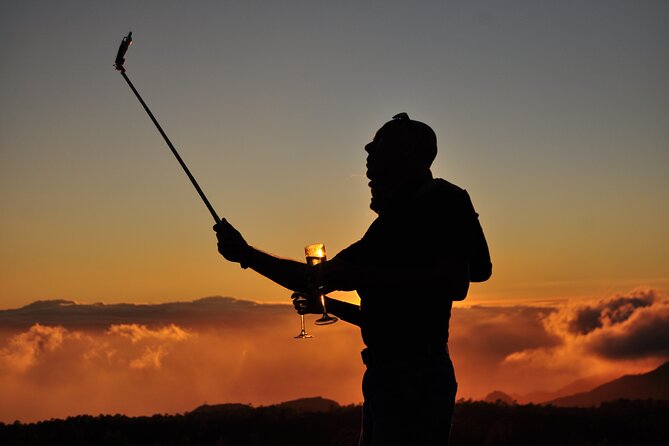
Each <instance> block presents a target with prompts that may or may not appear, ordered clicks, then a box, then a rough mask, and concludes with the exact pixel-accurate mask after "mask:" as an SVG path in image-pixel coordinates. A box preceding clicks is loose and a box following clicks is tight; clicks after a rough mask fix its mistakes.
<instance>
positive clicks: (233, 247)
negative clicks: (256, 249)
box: [214, 218, 251, 264]
mask: <svg viewBox="0 0 669 446" xmlns="http://www.w3.org/2000/svg"><path fill="white" fill-rule="evenodd" d="M214 231H216V238H217V239H218V252H220V253H221V255H222V256H223V257H225V259H226V260H228V261H230V262H237V263H242V264H243V263H244V261H245V260H246V259H247V257H248V254H249V251H250V250H251V247H250V246H249V244H248V243H246V240H244V237H242V234H240V233H239V231H238V230H236V229H235V228H234V226H232V225H231V224H230V223H228V221H227V220H226V219H225V218H224V219H223V220H221V222H220V223H217V224H216V225H214Z"/></svg>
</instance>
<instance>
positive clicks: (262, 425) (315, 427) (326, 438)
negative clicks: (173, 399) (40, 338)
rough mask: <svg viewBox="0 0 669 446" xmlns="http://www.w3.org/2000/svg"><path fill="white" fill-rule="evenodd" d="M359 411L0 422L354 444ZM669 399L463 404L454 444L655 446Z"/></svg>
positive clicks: (38, 430) (45, 439) (175, 440)
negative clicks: (565, 404) (577, 403)
mask: <svg viewBox="0 0 669 446" xmlns="http://www.w3.org/2000/svg"><path fill="white" fill-rule="evenodd" d="M360 414H361V408H360V406H357V405H352V406H339V405H338V404H337V403H335V402H334V401H331V400H326V399H323V398H308V399H303V400H296V401H291V402H288V403H282V404H279V405H275V406H267V407H252V406H248V405H244V404H221V405H213V406H200V407H199V408H197V409H195V410H194V411H192V412H189V413H185V414H183V415H154V416H152V417H136V418H130V417H126V416H123V415H102V416H97V417H93V416H88V415H81V416H76V417H70V418H67V419H66V420H49V421H42V422H39V423H33V424H20V423H14V424H1V423H0V444H2V445H5V446H13V445H54V444H67V445H72V446H78V445H87V446H88V445H92V444H95V445H100V446H106V445H110V446H111V445H114V446H119V445H120V446H123V445H175V446H177V445H179V446H180V445H183V446H190V445H226V446H246V445H273V446H281V445H286V446H288V445H290V446H307V445H308V446H328V445H333V446H335V445H336V446H342V445H356V444H357V439H358V430H359V428H360ZM667 419H669V402H668V401H654V400H646V401H640V400H638V401H629V400H619V401H615V402H611V403H604V404H602V405H601V406H599V407H597V408H594V407H591V408H574V407H572V408H563V407H555V406H537V405H531V404H530V405H525V406H522V405H507V404H503V403H486V402H472V401H460V402H458V404H457V405H456V410H455V417H454V426H453V432H452V435H451V438H452V444H454V445H456V446H487V445H490V446H493V445H494V446H504V445H514V446H516V445H523V444H541V445H548V446H550V445H579V446H589V445H607V446H610V445H635V446H643V445H657V444H663V441H664V440H666V438H669V424H667V423H666V420H667Z"/></svg>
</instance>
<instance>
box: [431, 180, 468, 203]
mask: <svg viewBox="0 0 669 446" xmlns="http://www.w3.org/2000/svg"><path fill="white" fill-rule="evenodd" d="M427 195H428V196H432V197H435V198H436V197H438V198H439V199H442V200H443V199H451V200H452V199H462V198H464V197H468V196H469V194H468V193H467V191H466V190H465V189H463V188H461V187H460V186H457V185H455V184H453V183H451V182H449V181H446V180H444V179H443V178H435V179H433V180H432V182H431V183H430V187H429V189H428V193H427Z"/></svg>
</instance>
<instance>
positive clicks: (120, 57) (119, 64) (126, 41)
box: [114, 32, 221, 223]
mask: <svg viewBox="0 0 669 446" xmlns="http://www.w3.org/2000/svg"><path fill="white" fill-rule="evenodd" d="M131 43H132V32H129V33H128V35H127V36H125V37H124V38H123V41H121V46H119V47H118V53H117V54H116V61H115V62H114V67H116V70H117V71H120V72H121V76H123V79H125V81H126V82H127V83H128V85H129V86H130V88H131V89H132V91H133V93H135V96H137V99H139V102H140V103H141V104H142V107H144V110H146V113H148V115H149V118H151V120H152V121H153V123H154V124H155V125H156V128H157V129H158V131H159V132H160V134H161V135H162V136H163V139H165V142H166V143H167V145H168V146H169V148H170V149H171V150H172V153H173V154H174V156H175V157H176V158H177V161H179V164H181V167H182V168H183V170H184V172H186V175H188V178H189V179H190V182H191V183H193V186H194V187H195V190H196V191H197V193H198V194H199V195H200V198H202V201H204V204H205V205H206V206H207V209H209V212H210V213H211V216H212V217H214V221H216V223H220V222H221V219H220V218H219V217H218V214H216V211H215V210H214V208H213V207H212V206H211V203H209V200H207V197H206V196H205V195H204V192H202V189H200V185H199V184H197V181H195V177H194V176H193V175H192V174H191V173H190V170H188V167H187V166H186V163H184V161H183V160H182V159H181V156H179V153H178V152H177V149H175V148H174V146H173V145H172V142H171V141H170V139H169V138H168V137H167V135H166V134H165V132H164V131H163V128H162V127H161V126H160V124H159V123H158V121H157V120H156V118H155V116H153V113H151V110H149V107H148V106H147V105H146V103H145V102H144V100H143V99H142V97H141V96H140V95H139V92H138V91H137V89H136V88H135V86H134V85H132V82H130V79H128V76H127V75H126V74H125V67H123V64H124V63H125V59H124V56H125V52H126V51H128V47H129V46H130V44H131Z"/></svg>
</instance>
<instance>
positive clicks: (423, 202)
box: [214, 113, 492, 446]
mask: <svg viewBox="0 0 669 446" xmlns="http://www.w3.org/2000/svg"><path fill="white" fill-rule="evenodd" d="M365 150H366V151H367V153H368V156H367V177H368V178H369V179H370V183H369V186H370V187H371V190H372V201H371V205H370V207H371V208H372V210H374V211H375V212H376V213H377V214H378V217H377V218H376V220H374V222H373V223H372V224H371V226H370V227H369V229H368V230H367V232H366V233H365V235H364V236H363V237H362V239H360V240H359V241H357V242H355V243H353V244H352V245H351V246H349V247H348V248H346V249H344V250H343V251H341V252H340V253H339V254H337V255H336V256H335V257H334V258H333V259H332V260H330V261H328V262H325V263H322V264H320V265H317V266H316V267H314V268H310V267H308V266H307V265H306V264H304V263H300V262H295V261H292V260H286V259H280V258H277V257H274V256H271V255H269V254H266V253H264V252H262V251H259V250H257V249H255V248H253V247H251V246H249V245H248V244H247V243H246V241H245V240H244V239H243V238H242V236H241V235H240V233H239V232H238V231H237V230H236V229H234V228H233V227H232V226H231V225H230V224H229V223H228V222H227V221H223V222H222V223H221V224H220V225H217V226H215V227H214V229H215V230H216V232H217V237H218V249H219V252H220V253H221V254H222V255H223V256H224V257H225V258H226V259H228V260H230V261H232V262H239V263H241V265H242V267H250V268H252V269H254V270H255V271H257V272H259V273H260V274H262V275H264V276H266V277H268V278H269V279H271V280H273V281H275V282H277V283H279V284H280V285H282V286H284V287H286V288H288V289H290V290H293V291H298V292H301V293H305V294H307V295H310V296H312V297H311V298H310V299H309V300H308V303H307V304H306V305H304V306H299V305H297V304H296V308H297V309H298V311H299V312H301V313H320V310H321V307H320V303H319V302H318V299H317V298H316V297H315V295H316V294H318V293H328V292H330V291H333V290H342V291H353V290H356V291H357V292H358V295H359V296H360V306H357V305H353V304H349V303H346V302H342V301H338V300H335V299H331V298H327V302H326V304H327V308H328V311H329V312H331V313H333V314H335V315H336V316H338V317H339V318H340V319H343V320H344V321H347V322H349V323H352V324H355V325H357V326H359V327H360V331H361V334H362V338H363V341H364V343H365V345H366V346H367V348H365V349H364V350H363V351H362V360H363V362H364V363H365V365H366V366H367V370H366V372H365V376H364V378H363V383H362V389H363V395H364V399H365V401H364V404H363V429H362V435H361V439H360V444H361V445H365V446H367V445H394V444H398V445H437V444H438V445H445V444H448V437H449V432H450V427H451V418H452V415H453V408H454V404H455V393H456V389H457V384H456V381H455V373H454V371H453V364H452V362H451V359H450V357H449V355H448V344H447V341H448V324H449V319H450V315H451V306H452V303H453V301H457V300H462V299H464V298H465V297H466V296H467V291H468V289H469V283H470V282H482V281H485V280H487V279H488V278H489V277H490V275H491V271H492V265H491V262H490V255H489V253H488V247H487V244H486V240H485V236H484V235H483V231H482V229H481V226H480V224H479V222H478V214H476V212H475V211H474V207H473V206H472V203H471V200H470V198H469V195H468V194H467V192H466V191H465V190H463V189H460V188H459V187H457V186H455V185H453V184H451V183H449V182H447V181H445V180H442V179H434V178H433V177H432V173H431V171H430V166H431V164H432V161H433V160H434V158H435V156H436V154H437V140H436V136H435V134H434V132H433V131H432V129H431V128H430V127H429V126H427V125H426V124H424V123H422V122H418V121H413V120H411V119H409V116H408V115H407V114H406V113H400V114H398V115H396V116H394V117H393V120H392V121H389V122H387V123H386V124H385V125H384V126H383V127H381V129H380V130H379V131H378V132H377V133H376V135H375V137H374V140H373V141H372V142H370V143H369V144H367V145H366V146H365Z"/></svg>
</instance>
